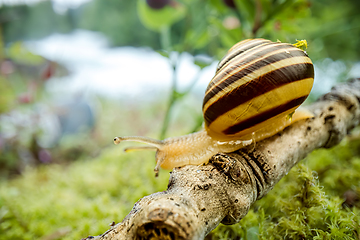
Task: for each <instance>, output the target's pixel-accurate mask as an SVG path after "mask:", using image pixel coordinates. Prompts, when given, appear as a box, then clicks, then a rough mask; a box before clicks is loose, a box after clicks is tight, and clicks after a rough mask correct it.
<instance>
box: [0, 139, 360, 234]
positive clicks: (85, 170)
mask: <svg viewBox="0 0 360 240" xmlns="http://www.w3.org/2000/svg"><path fill="white" fill-rule="evenodd" d="M359 149H360V140H353V141H344V142H342V143H341V144H340V145H338V146H337V147H335V148H333V149H329V150H326V149H321V150H317V151H315V152H313V153H312V154H311V155H309V156H308V157H307V159H306V160H304V161H302V162H301V163H300V164H298V165H297V166H295V167H294V168H293V169H292V170H291V171H290V173H289V174H288V175H287V176H285V177H284V178H283V179H282V180H281V181H280V182H279V183H278V184H277V185H276V186H275V188H274V189H273V190H272V191H270V192H269V193H268V194H267V195H266V196H265V197H264V198H262V199H261V200H259V201H257V202H256V203H255V204H254V206H253V207H252V208H251V210H250V211H249V213H248V214H247V216H245V218H244V219H242V220H241V221H240V223H238V224H235V225H232V226H225V225H220V226H219V227H218V228H216V229H215V230H214V231H213V232H212V233H211V234H210V235H209V236H208V237H207V239H248V240H252V239H284V238H285V239H359V234H360V206H359V200H357V201H356V199H355V200H354V201H353V202H352V204H350V206H349V205H347V204H345V202H346V200H345V199H344V197H343V195H344V193H346V192H347V191H352V192H354V193H355V194H357V196H359V193H360V152H359ZM148 159H154V157H153V153H146V152H137V153H134V154H132V153H129V154H123V153H122V152H121V151H120V150H119V148H117V147H116V146H114V147H111V148H106V149H104V150H103V153H102V154H101V156H99V157H98V158H96V159H94V160H91V161H85V160H82V161H77V162H74V163H71V164H70V165H68V166H60V165H48V166H42V167H40V168H37V169H34V168H29V169H27V170H26V171H25V173H24V174H23V175H22V176H21V177H19V178H17V179H13V180H11V181H7V182H2V183H1V184H0V239H9V240H11V239H43V240H45V239H47V240H49V239H65V240H66V239H81V238H82V237H86V236H88V235H98V234H101V233H103V232H105V231H106V230H107V229H109V224H110V223H112V222H113V221H115V222H119V221H121V220H122V219H123V218H124V217H125V216H126V215H127V214H128V213H129V212H130V210H131V208H132V207H133V205H134V203H135V202H136V201H137V200H138V199H140V198H141V197H143V196H145V195H149V194H151V193H154V192H158V191H163V190H165V189H166V186H167V183H168V177H169V175H168V174H167V172H166V171H162V172H161V173H160V177H159V178H154V172H153V167H154V162H153V161H148Z"/></svg>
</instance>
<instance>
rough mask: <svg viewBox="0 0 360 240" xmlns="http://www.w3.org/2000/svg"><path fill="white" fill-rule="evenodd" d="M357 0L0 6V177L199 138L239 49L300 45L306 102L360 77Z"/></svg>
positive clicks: (83, 1)
mask: <svg viewBox="0 0 360 240" xmlns="http://www.w3.org/2000/svg"><path fill="white" fill-rule="evenodd" d="M359 9H360V2H359V1H358V0H344V1H336V0H322V1H321V0H317V1H311V0H146V1H145V0H138V1H124V0H106V1H105V0H77V1H74V0H52V1H38V0H1V1H0V74H1V75H0V153H1V154H0V171H1V178H8V177H9V176H11V175H12V174H20V173H21V172H22V170H23V169H24V168H25V167H26V166H27V165H32V166H36V165H41V164H51V163H67V162H72V161H76V160H77V159H79V158H82V157H86V158H91V157H93V156H96V155H97V154H99V152H100V151H101V149H103V148H104V147H106V146H109V145H110V144H112V141H111V140H112V138H113V137H114V136H115V135H148V136H152V137H155V138H164V137H167V136H172V135H175V134H184V133H188V132H192V131H195V130H197V129H198V128H199V127H200V126H201V123H202V115H201V104H202V97H203V94H204V90H205V88H206V86H207V84H208V82H209V81H210V79H211V78H212V76H213V75H214V72H215V68H216V64H217V62H218V60H219V59H221V57H222V56H223V55H224V54H225V53H226V51H227V49H229V48H230V47H231V46H232V45H233V44H235V43H236V42H238V41H240V40H242V39H245V38H253V37H262V38H267V39H270V40H273V41H276V40H280V41H282V42H290V43H295V42H296V40H301V39H306V40H307V41H308V44H309V47H308V49H307V52H308V54H309V56H310V57H311V58H312V60H313V61H314V63H315V71H316V79H315V86H314V89H313V92H312V95H311V96H310V99H309V100H314V99H316V97H317V96H318V95H319V94H321V93H324V92H326V91H329V90H330V88H331V86H333V85H334V84H336V83H337V82H341V81H344V80H346V79H349V78H352V77H359V76H360V62H359V60H360V47H359V46H360V14H359Z"/></svg>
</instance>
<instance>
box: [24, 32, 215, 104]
mask: <svg viewBox="0 0 360 240" xmlns="http://www.w3.org/2000/svg"><path fill="white" fill-rule="evenodd" d="M27 46H28V47H29V49H30V50H31V51H33V52H35V53H37V54H40V55H42V56H44V57H46V58H48V59H51V60H54V61H57V62H59V63H61V64H63V65H64V66H65V67H67V68H68V69H69V70H70V75H69V76H66V77H62V78H60V79H55V80H53V81H49V83H48V84H47V90H48V91H50V92H52V93H54V94H64V93H66V94H69V93H77V92H91V93H96V94H100V95H102V96H106V97H111V98H124V99H127V98H146V99H147V98H151V96H152V97H157V96H158V94H159V93H164V92H167V91H168V90H169V89H170V86H171V79H172V70H171V66H170V64H169V62H168V59H167V58H165V57H163V56H162V55H161V54H159V53H157V52H155V51H153V50H151V49H149V48H135V47H116V48H110V47H109V44H108V42H107V40H106V38H105V37H104V36H103V35H101V34H99V33H95V32H89V31H85V30H76V31H74V32H73V33H71V34H67V35H63V34H54V35H51V36H49V37H47V38H44V39H42V40H40V41H34V42H28V43H27ZM193 62H194V57H193V56H191V55H190V54H187V53H183V54H181V56H180V64H179V70H178V80H179V81H178V86H179V89H185V88H186V87H187V86H189V85H190V84H191V82H192V81H193V79H194V78H195V76H196V75H197V73H198V72H199V70H200V68H199V67H198V66H196V65H195V64H194V63H193ZM215 68H216V62H214V63H213V64H211V66H209V67H207V68H205V69H204V70H203V71H202V73H201V76H200V79H199V81H198V82H197V84H196V85H195V87H194V92H195V93H197V94H200V95H203V94H204V91H205V88H206V86H207V84H208V82H209V81H210V79H211V78H212V77H213V75H214V72H215Z"/></svg>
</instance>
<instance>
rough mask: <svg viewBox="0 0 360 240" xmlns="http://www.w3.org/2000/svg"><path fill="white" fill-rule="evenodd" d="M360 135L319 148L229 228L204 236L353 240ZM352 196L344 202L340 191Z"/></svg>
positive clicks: (358, 210)
mask: <svg viewBox="0 0 360 240" xmlns="http://www.w3.org/2000/svg"><path fill="white" fill-rule="evenodd" d="M359 167H360V139H355V140H353V141H348V140H345V141H343V142H342V143H341V144H340V145H338V146H336V147H334V148H332V149H328V150H327V149H320V150H317V151H314V152H313V153H312V154H310V155H309V156H308V157H307V159H306V160H303V161H302V162H301V163H300V164H298V165H297V166H295V167H294V168H293V169H292V170H291V171H290V172H289V174H288V175H287V176H285V177H284V178H283V179H282V180H281V181H280V182H279V183H278V184H277V185H276V186H275V187H274V189H273V190H272V191H270V192H269V193H268V194H267V195H266V196H265V197H264V198H262V199H261V200H259V201H257V202H256V203H255V204H254V206H253V207H252V209H251V210H250V212H249V213H248V215H247V216H246V217H245V218H244V219H242V220H241V221H240V223H238V224H236V225H233V226H224V225H220V226H219V227H217V228H216V229H215V230H214V231H213V232H212V233H211V234H210V235H209V236H208V237H207V239H359V238H360V202H359V196H360V168H359ZM347 191H352V192H353V193H354V194H353V195H351V194H350V195H351V196H356V197H355V198H356V199H355V200H353V201H352V203H353V205H351V204H350V206H349V205H347V204H346V202H347V200H346V199H345V198H344V193H345V192H347Z"/></svg>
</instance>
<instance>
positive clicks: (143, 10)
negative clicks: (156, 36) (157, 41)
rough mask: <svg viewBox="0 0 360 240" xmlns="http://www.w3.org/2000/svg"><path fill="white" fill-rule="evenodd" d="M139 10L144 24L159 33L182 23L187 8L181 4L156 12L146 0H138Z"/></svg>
mask: <svg viewBox="0 0 360 240" xmlns="http://www.w3.org/2000/svg"><path fill="white" fill-rule="evenodd" d="M137 10H138V14H139V18H140V20H141V22H142V24H143V25H144V26H145V27H146V28H148V29H150V30H153V31H157V32H160V31H161V29H163V28H165V27H169V26H171V25H172V24H174V23H176V22H178V21H180V20H181V19H183V18H184V16H185V13H186V8H185V7H184V5H182V4H180V3H176V5H175V6H169V5H167V6H165V7H164V8H162V9H158V10H155V9H152V8H150V7H149V6H148V5H147V3H146V2H145V0H138V4H137Z"/></svg>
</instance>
